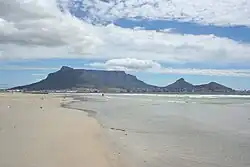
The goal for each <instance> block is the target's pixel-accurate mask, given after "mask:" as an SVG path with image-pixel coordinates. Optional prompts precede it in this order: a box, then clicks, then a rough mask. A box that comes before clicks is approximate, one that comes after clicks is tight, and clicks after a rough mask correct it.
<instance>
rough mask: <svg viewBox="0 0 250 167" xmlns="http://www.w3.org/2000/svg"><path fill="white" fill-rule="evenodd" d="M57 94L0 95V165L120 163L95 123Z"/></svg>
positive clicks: (107, 166)
mask: <svg viewBox="0 0 250 167" xmlns="http://www.w3.org/2000/svg"><path fill="white" fill-rule="evenodd" d="M65 102H67V101H66V99H64V98H62V97H61V96H58V95H37V94H36V95H34V94H21V93H13V94H11V93H5V94H0V148H1V149H0V166H1V167H16V166H18V167H70V166H72V167H83V166H86V167H113V166H120V165H118V164H117V163H118V162H117V157H115V155H114V153H113V152H112V151H111V150H110V149H108V147H107V145H106V144H105V142H104V141H105V139H103V137H102V136H103V135H102V132H101V127H100V125H99V124H98V122H97V121H96V120H95V119H94V118H91V117H88V115H87V113H85V112H77V111H75V110H71V109H66V108H62V107H61V104H62V103H65Z"/></svg>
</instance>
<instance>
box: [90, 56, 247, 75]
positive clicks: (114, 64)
mask: <svg viewBox="0 0 250 167" xmlns="http://www.w3.org/2000/svg"><path fill="white" fill-rule="evenodd" d="M89 66H90V67H92V68H97V69H105V70H117V69H119V70H125V71H128V72H130V71H143V72H151V73H162V74H183V75H206V76H231V77H250V69H241V70H237V69H197V68H170V67H164V66H162V65H160V64H159V63H157V62H155V61H152V60H137V59H131V58H127V59H113V60H108V61H106V62H103V63H100V62H96V63H91V64H89Z"/></svg>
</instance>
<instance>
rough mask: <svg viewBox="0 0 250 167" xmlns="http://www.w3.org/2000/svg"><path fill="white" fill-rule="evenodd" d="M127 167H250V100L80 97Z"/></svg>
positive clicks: (208, 97) (136, 95)
mask: <svg viewBox="0 0 250 167" xmlns="http://www.w3.org/2000/svg"><path fill="white" fill-rule="evenodd" d="M74 97H75V99H76V100H78V101H77V102H76V103H75V104H74V107H75V108H80V109H82V110H85V111H92V112H95V113H96V115H95V117H96V118H97V120H98V121H99V122H100V124H101V125H102V126H103V127H104V129H105V130H106V132H107V134H108V136H109V137H110V139H111V143H112V144H113V145H114V146H115V147H116V148H117V150H118V152H119V156H122V157H124V159H126V160H127V164H128V166H129V167H249V166H250V96H222V95H221V96H219V95H217V96H216V95H140V94H134V95H131V94H123V95H122V94H106V95H105V96H104V97H102V96H101V95H99V94H78V95H74Z"/></svg>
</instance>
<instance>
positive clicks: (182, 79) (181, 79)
mask: <svg viewBox="0 0 250 167" xmlns="http://www.w3.org/2000/svg"><path fill="white" fill-rule="evenodd" d="M180 81H181V82H183V81H185V79H184V78H180V79H178V80H177V82H180Z"/></svg>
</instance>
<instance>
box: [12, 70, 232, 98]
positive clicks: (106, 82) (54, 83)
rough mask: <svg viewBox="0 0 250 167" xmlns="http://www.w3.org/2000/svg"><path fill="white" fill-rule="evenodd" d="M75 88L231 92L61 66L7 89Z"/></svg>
mask: <svg viewBox="0 0 250 167" xmlns="http://www.w3.org/2000/svg"><path fill="white" fill-rule="evenodd" d="M78 88H94V89H100V90H105V89H107V88H118V89H122V90H127V91H128V92H138V93H140V92H143V93H144V92H149V93H150V92H191V93H213V92H215V93H218V92H219V93H225V92H234V90H233V89H231V88H228V87H226V86H224V85H221V84H218V83H216V82H210V83H208V84H202V85H193V84H191V83H189V82H187V81H185V80H184V78H180V79H178V80H177V81H176V82H174V83H172V84H170V85H168V86H166V87H157V86H153V85H149V84H146V83H145V82H143V81H141V80H139V79H137V78H136V76H133V75H130V74H126V73H125V72H124V71H105V70H86V69H73V68H70V67H67V66H63V67H62V68H61V69H60V70H59V71H56V72H54V73H50V74H49V75H48V76H47V77H46V78H45V79H43V80H41V81H39V82H36V83H33V84H30V85H25V86H18V87H15V88H11V89H19V90H28V91H39V90H67V89H78Z"/></svg>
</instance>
